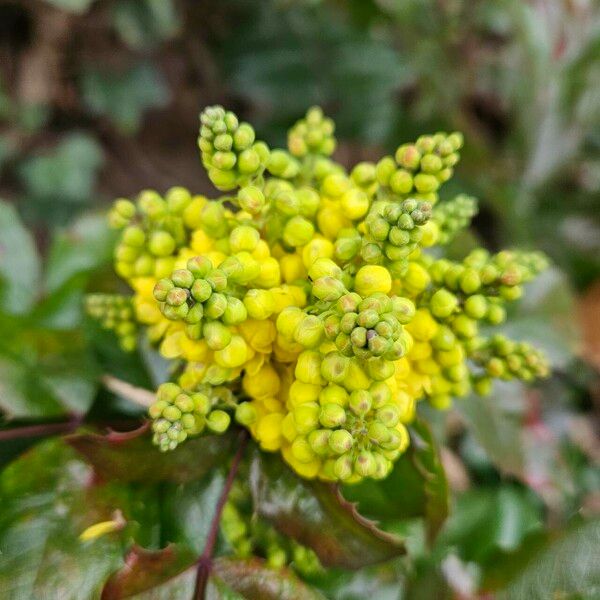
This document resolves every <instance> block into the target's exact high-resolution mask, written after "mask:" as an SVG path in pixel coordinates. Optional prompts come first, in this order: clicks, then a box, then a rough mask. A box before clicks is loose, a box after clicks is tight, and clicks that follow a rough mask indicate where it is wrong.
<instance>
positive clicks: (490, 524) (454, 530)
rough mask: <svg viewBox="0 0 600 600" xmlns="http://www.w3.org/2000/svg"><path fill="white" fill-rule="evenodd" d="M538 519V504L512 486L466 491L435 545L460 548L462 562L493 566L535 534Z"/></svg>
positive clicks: (525, 492) (534, 499) (537, 501)
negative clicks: (499, 557)
mask: <svg viewBox="0 0 600 600" xmlns="http://www.w3.org/2000/svg"><path fill="white" fill-rule="evenodd" d="M541 518H542V513H541V504H540V502H539V500H537V499H536V498H535V497H534V496H533V494H531V493H530V492H528V491H526V490H522V489H519V488H517V487H516V486H514V485H504V486H502V487H500V488H496V489H485V488H483V489H476V490H470V491H468V492H466V493H464V494H463V495H461V496H460V497H459V498H458V499H457V502H456V507H455V510H454V512H453V514H452V516H451V517H450V518H449V519H448V521H447V524H446V527H445V528H444V530H443V532H442V533H441V534H440V537H439V538H438V542H439V544H440V545H446V546H456V547H458V548H460V553H461V556H462V558H464V559H465V560H468V561H476V562H478V563H479V564H493V563H494V562H495V560H496V559H497V557H498V556H501V555H504V554H505V553H509V552H513V551H514V550H516V549H517V548H518V547H519V545H520V544H521V543H522V542H523V540H524V539H525V538H526V536H528V535H529V534H531V533H532V532H535V531H537V530H538V529H539V528H540V527H541V524H542V520H541Z"/></svg>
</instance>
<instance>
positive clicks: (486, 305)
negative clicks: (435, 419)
mask: <svg viewBox="0 0 600 600" xmlns="http://www.w3.org/2000/svg"><path fill="white" fill-rule="evenodd" d="M200 122H201V127H200V135H199V138H198V144H199V148H200V152H201V157H202V163H203V165H204V166H205V168H206V169H207V171H208V175H209V178H210V179H211V181H212V182H213V183H214V185H215V187H217V188H218V189H219V190H222V191H223V192H224V195H222V196H221V197H219V198H217V199H216V200H208V199H207V198H205V197H204V196H199V195H192V194H191V193H190V192H189V191H188V190H186V189H184V188H179V187H176V188H172V189H170V190H168V191H167V193H166V194H165V195H164V196H161V195H159V194H158V193H156V192H154V191H150V190H146V191H143V192H142V193H141V194H140V195H139V196H138V198H137V200H136V201H135V202H132V201H130V200H127V199H119V200H117V201H116V202H115V204H114V206H113V208H112V210H111V212H110V215H109V219H110V223H111V224H112V225H113V226H114V227H116V228H118V229H120V230H121V235H120V239H119V242H118V243H117V245H116V247H115V253H114V258H115V269H116V271H117V273H118V274H119V275H120V276H121V277H123V278H124V279H125V280H126V281H127V282H128V283H129V285H130V286H131V288H132V290H133V296H131V297H121V298H119V297H118V296H103V295H98V294H96V295H94V296H92V297H90V299H89V302H88V306H89V310H90V313H91V314H92V316H94V317H95V318H97V319H99V320H100V321H101V322H102V323H103V324H104V326H105V327H109V328H113V329H115V331H116V332H117V335H119V336H120V339H121V343H122V345H123V346H124V347H125V348H128V349H131V348H133V347H134V345H135V332H136V331H137V328H138V327H140V326H141V327H143V328H144V329H145V332H146V335H147V337H148V339H149V341H150V342H151V343H152V344H154V345H155V346H157V347H158V350H159V352H160V353H161V354H162V355H163V356H164V357H165V358H167V359H170V360H173V361H177V364H178V365H180V366H179V368H178V369H177V370H176V371H175V372H176V373H177V377H175V378H174V379H175V380H174V381H172V382H167V383H164V384H163V385H161V386H160V387H159V389H158V392H157V399H156V402H155V404H154V405H153V406H152V407H151V408H150V417H151V418H152V420H153V431H154V440H155V443H156V444H157V445H158V446H159V447H160V448H161V449H162V450H165V451H166V450H170V449H173V448H175V447H176V446H177V445H178V444H180V443H182V442H184V440H185V439H186V438H187V437H189V436H194V435H200V434H202V433H203V432H212V433H221V432H223V431H225V430H226V429H227V428H228V427H229V425H230V423H231V422H232V421H235V422H237V423H238V424H239V425H241V426H243V427H246V428H248V429H249V430H250V432H251V434H252V436H253V437H254V438H255V439H256V441H257V442H258V444H259V445H260V447H261V448H262V449H263V450H265V451H270V452H280V453H281V454H282V455H283V457H284V459H285V460H286V461H287V462H288V463H289V464H290V465H291V467H292V468H293V469H294V470H295V471H296V472H297V473H299V474H300V475H301V476H303V477H306V478H315V477H317V478H320V479H324V480H328V481H344V482H348V483H352V482H357V481H360V480H361V479H363V478H365V477H371V478H383V477H385V476H386V475H387V474H388V473H389V471H390V469H391V468H392V467H393V463H394V461H395V460H396V459H397V458H398V457H399V456H400V455H401V454H402V453H403V452H404V451H405V449H406V447H407V446H408V444H409V441H410V440H409V435H408V431H407V428H406V425H407V424H408V423H410V421H411V420H412V419H413V418H414V415H415V409H416V404H417V402H419V401H421V400H424V399H425V400H427V401H429V402H430V403H431V404H432V405H433V406H435V407H437V408H440V409H444V408H447V407H448V406H449V405H450V404H451V402H452V399H453V398H459V397H461V396H464V395H466V394H468V393H470V392H471V391H472V390H473V391H475V392H476V393H487V392H488V391H489V389H490V386H491V381H492V379H493V378H501V379H512V378H519V379H523V380H525V381H530V380H532V379H534V378H536V377H544V376H545V375H546V374H547V372H548V366H547V363H546V360H545V358H544V357H543V355H542V354H541V353H540V352H538V351H537V350H535V349H534V348H532V347H530V346H529V345H528V344H526V343H523V342H518V341H513V340H509V339H507V338H505V337H503V336H501V335H499V334H497V333H489V331H490V329H491V328H492V327H494V326H497V325H500V324H501V323H502V322H503V321H504V320H505V319H506V310H505V306H506V304H507V303H508V302H512V301H514V300H516V299H518V298H519V297H520V296H521V294H522V293H523V285H524V284H526V283H527V282H528V281H530V280H531V279H532V278H533V277H535V276H536V275H537V274H538V273H539V272H540V271H541V270H543V269H544V268H545V267H546V259H545V258H544V256H542V255H541V254H539V253H527V252H520V251H512V250H511V251H503V252H499V253H497V254H490V253H489V252H487V251H485V250H483V249H477V250H474V251H472V252H471V253H470V254H468V255H467V256H465V257H464V259H463V260H462V261H456V260H450V259H448V258H445V257H444V253H443V244H446V243H448V242H449V241H450V240H451V239H452V238H453V237H454V236H455V235H456V234H457V233H458V232H459V231H460V230H461V229H463V228H465V227H468V225H469V223H470V220H471V218H472V217H473V216H474V215H475V213H476V212H477V203H476V201H475V200H474V199H473V198H470V197H467V196H464V195H461V196H458V197H456V198H454V199H451V200H446V201H439V191H440V188H441V186H442V185H443V184H444V183H445V182H446V181H447V180H448V179H449V178H450V177H451V176H452V172H453V168H454V166H455V165H456V163H457V162H458V160H459V150H460V148H461V146H462V136H461V135H460V134H458V133H452V134H450V135H447V134H444V133H437V134H435V135H431V136H422V137H420V138H419V139H418V140H417V141H416V142H415V143H412V144H403V145H402V146H400V147H399V148H398V149H397V151H396V152H395V154H394V156H386V157H384V158H382V159H381V160H380V161H379V162H378V163H376V164H375V163H368V162H362V163H359V164H357V165H356V166H355V167H354V168H353V169H352V170H351V171H350V172H347V171H346V170H345V169H344V168H343V167H342V166H341V165H339V164H337V163H336V162H334V161H333V160H332V159H331V158H330V156H331V154H332V152H333V150H334V148H335V145H336V142H335V138H334V124H333V122H332V121H331V120H330V119H328V118H327V117H325V116H324V115H323V113H322V111H321V110H320V109H319V108H311V109H310V110H309V111H308V112H307V114H306V117H305V118H303V119H301V120H300V121H298V122H297V123H296V124H295V125H294V126H293V127H292V128H291V130H290V132H289V136H288V149H287V150H284V149H278V150H271V149H270V148H269V147H268V146H267V144H265V143H264V142H262V141H257V140H256V136H255V132H254V129H253V128H252V127H251V126H250V125H249V124H247V123H240V122H239V120H238V118H237V117H236V116H235V115H234V114H233V113H231V112H229V111H226V110H225V109H223V108H222V107H220V106H214V107H210V108H207V109H206V110H205V111H204V112H203V113H202V114H201V116H200Z"/></svg>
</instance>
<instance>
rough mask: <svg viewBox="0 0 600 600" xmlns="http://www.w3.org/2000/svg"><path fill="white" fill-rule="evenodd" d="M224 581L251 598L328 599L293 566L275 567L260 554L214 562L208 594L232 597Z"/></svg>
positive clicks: (214, 597)
mask: <svg viewBox="0 0 600 600" xmlns="http://www.w3.org/2000/svg"><path fill="white" fill-rule="evenodd" d="M219 580H220V581H219ZM220 582H223V583H224V584H225V585H227V586H228V587H229V588H230V589H231V590H233V591H234V592H235V593H237V594H239V596H238V597H242V598H247V599H248V600H324V597H323V596H322V595H321V594H320V593H318V592H317V591H316V590H314V589H312V588H310V587H309V586H308V585H306V584H305V583H304V582H302V581H301V580H300V579H299V578H298V577H297V576H296V575H295V574H294V573H293V572H292V571H290V570H289V569H272V568H270V567H268V566H267V565H266V563H265V561H264V560H262V559H259V558H252V559H230V558H218V559H216V560H215V561H214V562H213V566H212V572H211V578H210V579H209V586H208V587H209V589H208V590H207V594H206V596H207V598H210V599H211V600H225V599H227V598H231V596H228V595H226V594H224V593H223V591H222V590H223V587H222V585H221V584H220ZM219 587H221V591H219Z"/></svg>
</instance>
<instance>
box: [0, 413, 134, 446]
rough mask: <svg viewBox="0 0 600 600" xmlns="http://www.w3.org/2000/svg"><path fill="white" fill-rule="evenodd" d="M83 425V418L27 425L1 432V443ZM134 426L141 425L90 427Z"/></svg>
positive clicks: (123, 424)
mask: <svg viewBox="0 0 600 600" xmlns="http://www.w3.org/2000/svg"><path fill="white" fill-rule="evenodd" d="M82 423H83V417H82V416H76V417H73V418H72V419H71V420H69V421H61V422H59V423H38V424H37V425H26V426H24V427H15V428H14V429H5V430H0V442H5V441H8V440H18V439H22V438H32V437H44V436H48V435H55V434H57V433H71V432H72V431H75V430H76V429H77V428H78V427H79V426H80V425H82ZM132 424H139V421H130V420H124V421H120V422H110V423H90V425H98V426H104V427H128V426H130V425H132Z"/></svg>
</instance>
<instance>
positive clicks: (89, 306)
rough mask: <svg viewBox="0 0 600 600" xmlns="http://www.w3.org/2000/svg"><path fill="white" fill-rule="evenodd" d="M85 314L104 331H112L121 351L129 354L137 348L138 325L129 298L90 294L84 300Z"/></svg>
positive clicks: (117, 295)
mask: <svg viewBox="0 0 600 600" xmlns="http://www.w3.org/2000/svg"><path fill="white" fill-rule="evenodd" d="M85 308H86V312H87V313H88V314H89V315H90V316H91V317H92V318H94V319H96V320H98V321H99V322H100V325H101V326H102V327H103V328H104V329H109V330H111V331H114V332H115V334H116V335H117V337H118V338H119V345H120V346H121V348H122V349H123V350H126V351H127V352H131V351H132V350H135V348H136V346H137V331H138V325H137V322H136V321H135V315H134V312H133V306H132V304H131V297H128V296H121V295H119V294H90V295H88V296H87V297H86V300H85Z"/></svg>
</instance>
